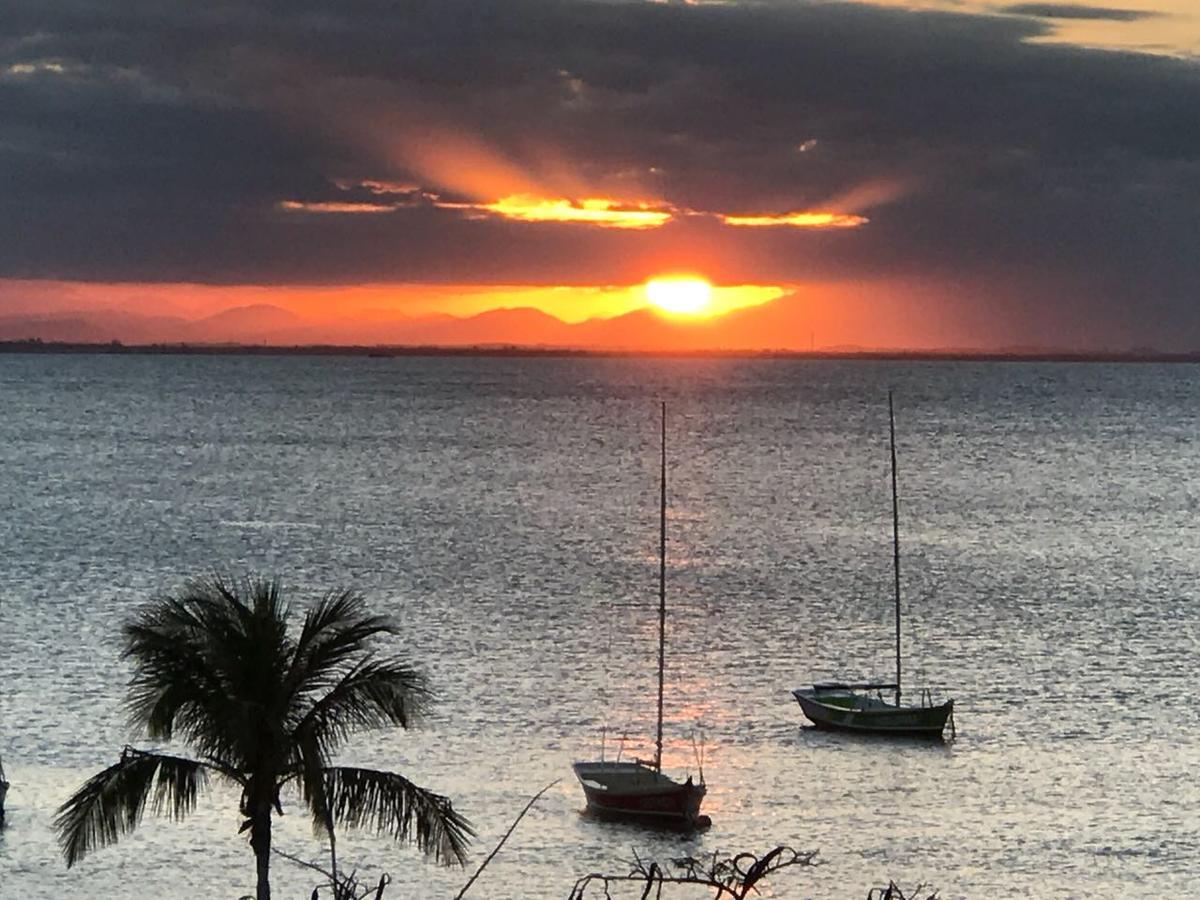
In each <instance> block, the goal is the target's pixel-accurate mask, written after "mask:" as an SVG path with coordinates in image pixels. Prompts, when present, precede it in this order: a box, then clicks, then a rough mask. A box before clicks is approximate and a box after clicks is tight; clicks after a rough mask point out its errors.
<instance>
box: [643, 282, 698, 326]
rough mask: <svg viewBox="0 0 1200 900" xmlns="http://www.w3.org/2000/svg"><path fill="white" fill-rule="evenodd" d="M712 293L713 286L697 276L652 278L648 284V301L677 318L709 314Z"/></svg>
mask: <svg viewBox="0 0 1200 900" xmlns="http://www.w3.org/2000/svg"><path fill="white" fill-rule="evenodd" d="M712 292H713V289H712V285H711V284H709V283H708V282H707V281H705V280H704V279H703V278H698V277H696V276H675V277H664V278H651V279H650V280H649V281H647V282H646V299H647V300H649V301H650V305H651V306H654V307H655V308H657V309H659V310H661V311H663V312H667V313H672V314H674V315H677V316H700V315H704V314H706V313H708V312H709V306H710V304H711V303H712Z"/></svg>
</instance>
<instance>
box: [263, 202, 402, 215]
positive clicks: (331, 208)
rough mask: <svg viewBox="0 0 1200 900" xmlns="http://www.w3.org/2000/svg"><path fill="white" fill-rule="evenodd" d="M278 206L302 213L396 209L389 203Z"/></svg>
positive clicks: (282, 204)
mask: <svg viewBox="0 0 1200 900" xmlns="http://www.w3.org/2000/svg"><path fill="white" fill-rule="evenodd" d="M278 206H279V208H280V209H282V210H283V211H284V212H303V213H386V212H392V210H394V209H395V208H396V206H395V205H394V204H391V203H339V202H336V201H334V202H328V201H325V202H320V203H306V202H304V201H301V200H281V201H279V204H278Z"/></svg>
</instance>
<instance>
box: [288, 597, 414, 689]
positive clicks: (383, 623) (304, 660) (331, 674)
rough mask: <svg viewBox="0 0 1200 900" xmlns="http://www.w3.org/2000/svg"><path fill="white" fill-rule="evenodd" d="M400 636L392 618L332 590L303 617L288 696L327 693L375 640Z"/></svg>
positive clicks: (291, 669) (289, 674)
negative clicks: (386, 636)
mask: <svg viewBox="0 0 1200 900" xmlns="http://www.w3.org/2000/svg"><path fill="white" fill-rule="evenodd" d="M397 633H398V630H397V628H396V626H395V624H394V623H393V622H392V620H391V619H390V618H388V617H387V616H379V615H374V614H372V613H370V612H368V610H367V604H366V601H365V600H364V599H363V597H362V595H360V594H358V593H357V592H355V591H353V590H350V589H340V590H336V591H331V592H330V593H328V594H326V595H325V596H324V597H322V598H321V600H320V602H318V603H317V605H316V606H314V607H313V608H312V609H310V610H309V611H308V613H307V614H306V615H305V617H304V624H303V625H302V626H301V629H300V635H299V637H298V638H297V640H296V651H295V655H294V656H293V658H292V661H291V667H290V671H289V672H288V677H287V689H288V692H289V695H290V696H291V697H292V698H303V697H306V696H312V695H314V694H319V693H321V692H322V691H325V690H327V689H328V688H330V687H332V686H333V685H334V684H336V683H337V682H338V681H339V680H340V679H341V677H342V676H343V675H344V674H345V671H346V666H347V665H348V664H349V663H350V662H351V661H352V660H353V659H354V658H355V657H357V656H361V655H362V654H363V653H364V652H365V651H366V650H367V645H368V643H369V642H370V640H371V639H372V638H374V637H377V636H379V635H384V634H397Z"/></svg>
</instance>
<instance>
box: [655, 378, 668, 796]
mask: <svg viewBox="0 0 1200 900" xmlns="http://www.w3.org/2000/svg"><path fill="white" fill-rule="evenodd" d="M661 447H662V455H661V458H660V464H661V466H660V479H659V484H660V489H659V503H658V735H657V738H656V740H655V744H654V769H655V771H658V772H661V771H662V734H663V666H664V663H665V661H666V651H667V403H666V401H665V400H664V401H663V403H662V441H661Z"/></svg>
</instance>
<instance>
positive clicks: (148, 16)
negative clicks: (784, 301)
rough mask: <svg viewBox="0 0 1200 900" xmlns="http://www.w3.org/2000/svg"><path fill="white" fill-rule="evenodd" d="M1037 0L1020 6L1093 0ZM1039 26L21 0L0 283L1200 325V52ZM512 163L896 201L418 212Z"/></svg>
mask: <svg viewBox="0 0 1200 900" xmlns="http://www.w3.org/2000/svg"><path fill="white" fill-rule="evenodd" d="M1034 9H1035V6H1034V5H1025V6H1021V7H1008V8H1007V9H1006V12H1014V11H1017V12H1022V13H1023V14H1024V15H1027V16H1035V15H1036V16H1044V15H1046V14H1047V13H1054V14H1056V15H1060V16H1061V15H1063V14H1064V11H1066V13H1065V14H1068V15H1069V14H1070V10H1072V9H1073V7H1070V6H1060V5H1054V4H1050V5H1036V9H1037V10H1040V12H1035V11H1034ZM1123 12H1124V11H1121V10H1098V11H1097V10H1091V11H1090V13H1091V14H1092V15H1099V16H1101V17H1106V18H1112V17H1113V16H1114V14H1117V13H1122V14H1123ZM1048 27H1049V26H1048V25H1046V24H1044V23H1042V22H1039V21H1038V20H1036V19H1034V18H1016V17H1012V16H995V17H988V16H973V15H957V14H947V13H932V12H920V13H915V12H905V11H900V10H895V9H883V8H875V7H869V6H861V5H848V4H805V3H792V2H769V3H752V4H737V5H715V6H700V7H685V6H677V5H663V4H649V3H617V2H571V0H512V2H503V3H500V2H487V0H482V2H479V0H471V2H467V0H442V2H406V3H400V4H397V3H391V2H382V0H380V2H371V0H350V2H341V3H329V2H321V3H318V2H312V0H309V2H304V0H300V2H294V0H293V2H286V3H284V2H259V3H241V2H240V3H230V4H206V5H204V6H203V8H201V7H200V5H198V4H193V3H182V2H177V3H171V2H155V3H149V2H133V0H124V2H122V0H106V2H102V3H101V2H95V3H90V2H81V0H80V2H52V3H46V2H45V0H36V2H31V0H16V2H14V0H10V2H9V3H7V4H5V6H4V10H3V12H0V34H3V35H5V36H6V37H4V38H3V39H0V123H2V126H3V127H2V129H0V181H2V182H3V184H4V185H5V186H6V187H5V191H4V192H3V193H2V194H0V275H3V276H10V277H11V276H22V277H66V278H81V279H106V280H142V279H145V280H182V279H186V280H199V281H217V282H221V281H225V282H238V281H254V282H286V281H322V282H334V281H341V280H390V279H398V280H404V279H429V280H447V281H457V280H477V281H493V282H494V281H552V282H584V281H587V282H597V281H598V282H613V281H619V280H623V279H625V278H632V277H641V276H643V275H644V274H646V273H647V272H649V271H654V269H655V268H656V267H659V266H662V265H664V264H669V263H673V262H674V263H677V264H681V265H691V266H693V267H695V266H698V265H704V266H707V267H709V268H710V269H711V271H712V274H714V275H715V276H717V277H722V278H727V279H743V280H754V281H767V280H776V279H805V278H839V277H888V276H891V275H906V276H907V275H921V276H938V277H944V278H946V279H948V280H951V281H953V282H954V283H957V284H961V285H965V286H967V287H966V288H965V290H964V292H965V293H970V291H971V290H973V289H974V288H972V287H971V286H975V285H977V286H980V287H979V290H981V291H983V290H984V289H985V288H986V287H987V286H988V285H996V284H1003V285H1007V286H1010V287H1011V290H1010V291H1009V296H1011V295H1012V294H1013V293H1014V292H1015V293H1021V292H1025V293H1027V294H1028V295H1029V296H1033V295H1035V294H1036V293H1037V292H1038V291H1039V290H1040V291H1042V292H1043V294H1044V295H1045V296H1046V297H1047V298H1052V302H1054V303H1057V304H1062V305H1064V306H1070V305H1071V304H1075V305H1076V306H1078V310H1079V313H1078V314H1079V315H1090V314H1091V312H1090V311H1099V312H1097V314H1103V315H1108V316H1114V317H1117V318H1119V317H1120V316H1121V315H1124V312H1123V310H1125V309H1127V308H1138V309H1141V310H1143V311H1144V310H1146V309H1148V308H1149V309H1153V310H1154V312H1153V313H1152V315H1159V314H1160V313H1161V314H1162V315H1164V316H1165V315H1174V314H1175V313H1178V318H1179V319H1180V320H1181V321H1184V322H1185V324H1186V327H1187V328H1193V327H1194V325H1195V320H1196V316H1195V315H1193V314H1191V313H1190V312H1187V311H1185V310H1184V305H1185V304H1186V303H1190V292H1191V290H1192V288H1191V285H1193V284H1194V283H1196V281H1197V279H1198V278H1200V262H1198V261H1197V254H1196V253H1195V252H1194V248H1195V247H1197V246H1200V224H1198V221H1200V216H1198V214H1197V208H1200V116H1197V115H1196V110H1197V109H1200V68H1198V67H1197V65H1196V64H1195V63H1194V62H1189V61H1183V60H1177V59H1170V58H1165V57H1152V56H1142V55H1135V54H1123V53H1114V52H1099V51H1089V50H1083V49H1078V48H1071V47H1065V46H1050V45H1042V44H1030V43H1028V42H1027V40H1028V39H1029V38H1034V37H1039V36H1042V35H1044V34H1046V33H1047V31H1046V28H1048ZM514 173H518V174H519V176H520V178H519V179H518V180H521V183H525V182H528V183H529V184H533V185H534V186H536V187H538V188H539V189H540V190H542V191H544V192H547V193H549V194H551V195H555V196H587V195H588V194H587V193H584V192H586V191H590V192H592V193H593V194H594V195H607V196H625V197H626V198H630V197H635V196H638V195H645V196H647V197H652V198H653V199H655V200H661V201H664V202H666V203H668V204H671V205H672V206H674V207H676V208H682V209H689V210H696V211H700V212H706V211H707V212H714V213H717V212H723V213H764V212H767V213H782V212H787V211H791V210H796V209H805V208H820V207H821V206H822V205H823V204H827V203H831V202H833V203H851V204H853V203H854V202H855V198H862V197H864V196H867V197H874V198H875V201H876V202H873V203H871V202H868V203H865V204H864V208H863V209H861V210H858V209H856V210H850V211H856V212H863V213H864V214H865V215H867V216H868V217H869V218H870V219H871V222H870V224H869V225H867V226H864V227H862V228H858V229H850V230H846V231H844V232H838V233H817V232H808V231H799V230H791V229H789V230H786V231H780V230H777V229H769V230H760V229H753V230H751V229H732V228H722V227H720V226H719V225H717V224H716V223H715V222H714V220H712V219H706V218H692V219H684V220H680V221H677V222H674V223H672V224H670V225H667V226H665V227H663V228H661V229H657V230H654V231H642V232H636V233H633V232H618V231H612V230H601V229H597V228H594V227H588V226H580V225H561V224H525V223H517V222H506V221H496V220H486V221H472V220H468V219H466V218H464V216H463V215H462V213H461V212H456V211H454V210H448V209H438V208H435V207H434V206H433V205H431V203H429V202H426V200H427V198H428V197H430V196H431V195H434V194H436V195H437V196H439V197H441V198H442V199H443V200H450V201H464V200H476V201H477V200H480V199H486V198H483V197H481V196H479V194H480V192H481V191H483V190H484V189H485V187H486V186H487V184H489V183H490V182H491V181H495V182H496V183H497V184H506V183H512V182H513V179H514V177H515V176H514ZM368 181H373V182H378V183H394V184H396V185H398V186H399V187H397V188H396V189H395V190H396V193H393V194H391V195H388V196H391V197H399V198H400V201H399V202H397V203H396V205H397V209H396V210H395V211H393V212H389V213H384V214H371V215H356V214H353V213H349V212H346V213H341V214H339V213H323V214H319V215H318V214H306V213H302V212H300V213H297V212H288V211H286V210H281V208H280V205H279V204H280V203H281V202H283V201H289V200H291V201H299V202H303V203H309V204H321V203H325V204H337V203H350V204H353V203H359V204H370V203H372V202H373V200H372V198H373V197H377V196H379V192H378V190H372V189H370V188H369V187H363V186H362V183H363V182H368ZM481 185H483V187H481ZM491 199H495V198H494V197H493V198H491ZM885 200H886V202H881V201H885ZM1047 285H1053V290H1050V289H1049V288H1047V287H1046V286H1047ZM1024 295H1025V294H1022V296H1024ZM1141 318H1143V319H1144V318H1145V316H1144V314H1141Z"/></svg>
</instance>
